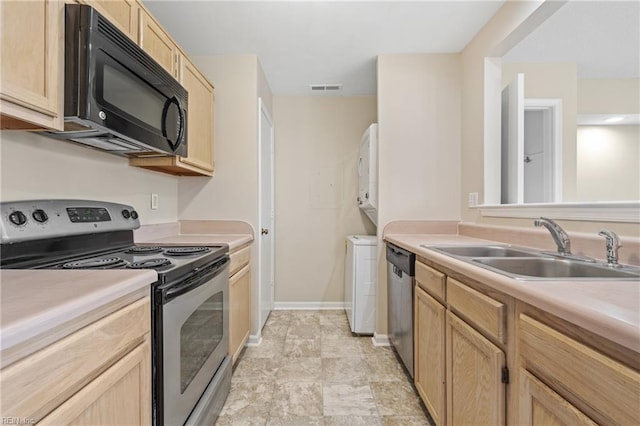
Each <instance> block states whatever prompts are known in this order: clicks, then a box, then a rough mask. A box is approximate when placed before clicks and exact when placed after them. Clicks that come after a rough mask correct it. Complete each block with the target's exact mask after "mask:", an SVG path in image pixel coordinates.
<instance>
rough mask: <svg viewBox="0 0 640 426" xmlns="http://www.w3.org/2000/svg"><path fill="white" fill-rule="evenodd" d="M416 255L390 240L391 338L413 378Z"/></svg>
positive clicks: (389, 312) (388, 288) (388, 265)
mask: <svg viewBox="0 0 640 426" xmlns="http://www.w3.org/2000/svg"><path fill="white" fill-rule="evenodd" d="M415 264H416V256H415V255H414V254H413V253H411V252H408V251H406V250H403V249H401V248H400V247H397V246H395V245H393V244H389V243H387V306H388V310H387V321H388V322H387V325H388V333H389V340H390V341H391V344H392V345H393V347H394V348H395V349H396V352H397V353H398V355H399V356H400V359H401V360H402V362H403V363H404V366H405V367H406V369H407V371H408V372H409V375H410V376H411V377H413V277H414V276H415Z"/></svg>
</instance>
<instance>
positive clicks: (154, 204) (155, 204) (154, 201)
mask: <svg viewBox="0 0 640 426" xmlns="http://www.w3.org/2000/svg"><path fill="white" fill-rule="evenodd" d="M151 210H158V194H154V193H151Z"/></svg>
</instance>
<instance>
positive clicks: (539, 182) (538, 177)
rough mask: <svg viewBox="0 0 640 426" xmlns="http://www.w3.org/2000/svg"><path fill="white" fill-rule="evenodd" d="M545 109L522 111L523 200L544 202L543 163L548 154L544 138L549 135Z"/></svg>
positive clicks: (545, 178)
mask: <svg viewBox="0 0 640 426" xmlns="http://www.w3.org/2000/svg"><path fill="white" fill-rule="evenodd" d="M545 115H546V111H543V110H528V109H525V111H524V202H525V203H544V202H550V201H551V200H550V199H546V196H547V194H545V192H546V191H545V189H546V188H547V187H548V182H547V178H548V175H547V174H546V173H545V170H544V165H545V164H546V162H547V157H548V156H549V155H548V153H547V152H545V147H546V145H547V143H546V139H547V138H548V135H549V130H548V128H547V127H548V126H547V123H548V121H547V118H546V116H545Z"/></svg>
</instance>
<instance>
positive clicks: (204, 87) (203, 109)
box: [180, 56, 213, 172]
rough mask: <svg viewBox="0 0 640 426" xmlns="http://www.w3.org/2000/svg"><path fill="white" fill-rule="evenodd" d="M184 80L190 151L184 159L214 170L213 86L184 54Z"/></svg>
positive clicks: (182, 66) (182, 81) (182, 73)
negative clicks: (187, 106)
mask: <svg viewBox="0 0 640 426" xmlns="http://www.w3.org/2000/svg"><path fill="white" fill-rule="evenodd" d="M180 62H181V67H180V68H181V70H180V83H182V85H183V86H184V88H185V89H187V91H188V92H189V109H188V113H187V114H188V116H187V147H188V151H189V155H188V156H187V157H180V161H181V162H183V163H187V164H190V165H192V166H195V167H197V168H199V169H202V170H204V171H208V172H213V86H211V84H210V83H209V82H208V81H207V79H206V78H205V77H204V76H203V75H202V74H200V71H198V69H197V68H196V67H195V65H193V64H192V63H191V61H189V59H188V58H186V57H184V56H182V58H181V61H180Z"/></svg>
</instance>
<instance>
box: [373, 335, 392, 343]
mask: <svg viewBox="0 0 640 426" xmlns="http://www.w3.org/2000/svg"><path fill="white" fill-rule="evenodd" d="M371 341H372V342H373V346H391V342H390V341H389V336H387V335H386V334H378V333H373V337H372V338H371Z"/></svg>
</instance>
